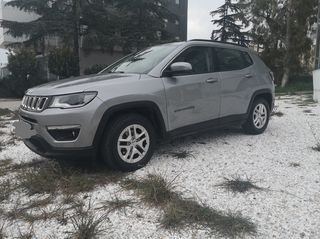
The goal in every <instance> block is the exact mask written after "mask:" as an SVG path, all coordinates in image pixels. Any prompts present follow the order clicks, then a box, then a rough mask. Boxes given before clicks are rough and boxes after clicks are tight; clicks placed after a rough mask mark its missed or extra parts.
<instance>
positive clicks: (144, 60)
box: [101, 44, 179, 74]
mask: <svg viewBox="0 0 320 239" xmlns="http://www.w3.org/2000/svg"><path fill="white" fill-rule="evenodd" d="M178 46H179V45H178V44H167V45H160V46H154V47H150V48H147V49H145V50H142V51H140V52H138V53H135V54H133V55H129V56H128V57H126V58H124V59H123V60H120V61H119V62H118V63H116V64H114V65H111V66H110V67H108V68H106V69H105V70H104V71H103V72H101V73H137V74H145V73H148V72H149V71H151V70H152V69H153V68H154V67H155V66H156V65H158V64H159V63H160V62H161V61H162V60H163V59H164V58H165V57H167V56H168V55H169V54H170V53H171V52H172V51H173V50H174V49H176V48H177V47H178Z"/></svg>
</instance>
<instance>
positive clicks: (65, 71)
mask: <svg viewBox="0 0 320 239" xmlns="http://www.w3.org/2000/svg"><path fill="white" fill-rule="evenodd" d="M76 64H77V60H76V58H75V57H74V54H73V52H72V50H71V49H69V48H62V49H59V48H56V49H53V50H51V51H50V53H49V70H50V72H51V73H52V74H55V75H57V76H58V77H59V78H60V79H64V78H68V77H70V76H73V75H77V74H76Z"/></svg>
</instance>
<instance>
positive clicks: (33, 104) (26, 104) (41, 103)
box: [21, 95, 49, 112]
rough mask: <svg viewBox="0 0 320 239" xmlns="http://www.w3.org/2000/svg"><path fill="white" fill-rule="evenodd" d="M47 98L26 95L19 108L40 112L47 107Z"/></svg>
mask: <svg viewBox="0 0 320 239" xmlns="http://www.w3.org/2000/svg"><path fill="white" fill-rule="evenodd" d="M48 99H49V98H48V97H44V96H30V95H26V96H24V97H23V99H22V103H21V108H22V109H24V110H27V111H33V112H41V111H43V110H45V108H46V107H47V102H48Z"/></svg>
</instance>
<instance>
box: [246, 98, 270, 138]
mask: <svg viewBox="0 0 320 239" xmlns="http://www.w3.org/2000/svg"><path fill="white" fill-rule="evenodd" d="M269 120H270V106H269V104H268V102H267V101H266V100H265V99H263V98H258V99H256V100H255V101H254V102H253V104H252V106H251V109H250V112H249V116H248V119H247V122H246V123H245V124H244V125H243V126H242V128H243V129H244V131H245V133H247V134H251V135H258V134H262V133H263V132H264V131H265V130H266V129H267V127H268V124H269Z"/></svg>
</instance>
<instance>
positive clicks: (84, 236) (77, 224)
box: [69, 205, 107, 239]
mask: <svg viewBox="0 0 320 239" xmlns="http://www.w3.org/2000/svg"><path fill="white" fill-rule="evenodd" d="M106 220H107V214H103V215H102V216H99V217H97V216H96V215H95V212H94V211H92V210H91V208H90V205H89V208H88V209H87V210H85V209H84V207H83V206H82V207H79V208H78V209H77V210H76V213H75V215H74V216H73V217H72V218H71V222H72V226H73V229H74V230H73V231H72V232H69V234H70V235H71V238H74V239H94V238H97V237H98V236H100V235H101V234H103V233H104V232H105V231H106V229H105V228H104V225H103V224H104V222H105V221H106Z"/></svg>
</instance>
